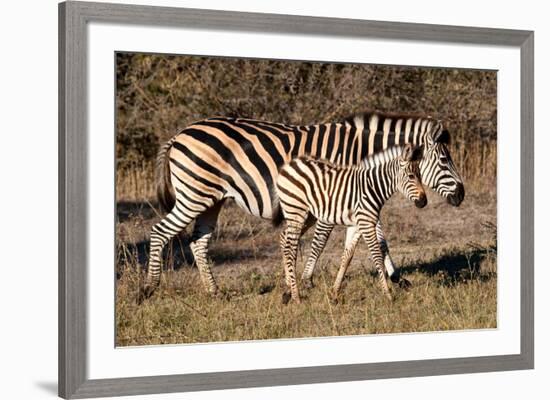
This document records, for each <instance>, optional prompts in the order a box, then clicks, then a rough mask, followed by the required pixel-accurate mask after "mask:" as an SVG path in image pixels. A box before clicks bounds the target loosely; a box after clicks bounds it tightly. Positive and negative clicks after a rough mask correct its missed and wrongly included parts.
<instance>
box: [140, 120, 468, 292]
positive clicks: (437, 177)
mask: <svg viewBox="0 0 550 400" xmlns="http://www.w3.org/2000/svg"><path fill="white" fill-rule="evenodd" d="M448 139H449V134H448V132H447V131H446V130H444V129H443V124H442V123H441V121H439V120H435V119H433V118H431V117H428V116H422V115H412V114H391V113H380V112H376V111H370V112H366V113H362V114H358V115H355V116H352V117H350V118H347V119H345V120H344V121H341V122H334V123H326V124H317V125H308V126H293V125H286V124H280V123H272V122H266V121H258V120H252V119H246V118H224V117H216V118H209V119H206V120H202V121H198V122H195V123H193V124H192V125H190V126H189V127H187V128H185V129H183V130H182V131H181V132H180V133H179V134H177V135H176V136H174V137H173V138H172V139H170V140H169V141H168V142H167V143H166V144H165V145H164V146H162V148H161V149H160V151H159V155H158V157H157V165H156V167H157V168H156V180H157V185H158V186H157V195H158V198H159V201H160V203H161V204H162V205H163V208H164V209H165V210H166V211H169V212H168V214H167V215H166V216H165V217H164V218H163V219H162V220H161V221H160V222H159V223H157V224H155V225H154V226H153V228H152V230H151V244H150V256H149V266H148V272H147V279H146V283H145V285H144V287H143V288H142V290H141V294H140V299H143V298H146V297H149V296H150V295H151V294H152V293H153V292H154V290H155V288H156V287H157V286H158V284H159V282H160V274H161V269H162V249H163V248H164V246H165V245H166V243H167V242H168V241H169V240H170V238H172V237H174V236H175V235H177V234H178V233H179V232H181V231H182V230H183V229H185V228H186V227H187V225H189V224H190V223H191V222H192V221H193V220H194V221H195V226H194V229H193V233H192V235H191V239H190V247H191V251H192V253H193V255H194V257H195V262H196V264H197V267H198V269H199V273H200V277H201V280H202V282H203V284H204V286H205V287H206V289H207V290H208V291H209V292H211V293H213V294H215V293H217V291H218V288H217V285H216V282H215V280H214V277H213V275H212V272H211V270H210V265H209V261H208V243H209V240H210V238H211V236H212V232H213V230H214V228H215V225H216V221H217V218H218V214H219V212H220V209H221V206H222V204H223V202H224V200H225V199H226V198H233V199H234V200H235V202H236V203H237V204H238V205H239V206H240V207H241V208H242V209H244V210H245V211H247V212H248V213H250V214H252V215H255V216H258V217H262V218H265V219H271V218H272V214H273V210H274V209H275V207H276V206H277V204H278V200H277V196H276V193H275V182H276V180H277V176H278V173H279V169H280V168H281V167H282V166H283V165H284V164H285V163H287V162H289V161H290V160H291V159H292V158H295V157H299V156H306V155H309V156H312V157H315V158H318V159H326V160H328V161H329V162H331V163H335V164H338V165H354V164H358V163H359V162H360V161H361V160H362V159H363V158H364V157H365V156H367V155H370V154H374V153H375V152H378V151H381V150H384V149H386V148H387V147H392V146H395V145H400V144H406V143H412V144H414V145H419V146H420V145H425V159H426V160H429V161H426V162H424V163H423V167H422V168H423V169H422V170H421V174H422V179H423V182H424V183H425V184H426V185H427V186H428V187H430V188H432V189H434V190H435V191H436V192H438V193H439V194H440V195H441V196H444V197H446V198H447V199H448V200H449V202H450V203H451V204H453V205H458V204H460V202H461V201H462V199H463V197H464V187H463V184H462V181H461V179H460V176H459V174H458V172H457V171H456V168H455V166H454V164H453V163H452V160H451V158H450V154H449V151H448V149H447V147H446V144H447V143H448ZM379 230H380V232H381V229H379ZM381 237H382V238H383V235H381ZM325 241H326V239H325ZM320 242H322V239H321V240H318V241H317V242H316V243H320ZM386 250H387V249H386ZM308 265H309V264H308Z"/></svg>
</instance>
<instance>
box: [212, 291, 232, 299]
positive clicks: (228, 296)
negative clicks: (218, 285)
mask: <svg viewBox="0 0 550 400" xmlns="http://www.w3.org/2000/svg"><path fill="white" fill-rule="evenodd" d="M210 295H211V296H212V297H213V298H215V299H218V300H224V301H230V300H231V293H229V292H226V291H221V290H216V291H215V292H212V293H210Z"/></svg>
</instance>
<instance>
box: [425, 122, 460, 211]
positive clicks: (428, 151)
mask: <svg viewBox="0 0 550 400" xmlns="http://www.w3.org/2000/svg"><path fill="white" fill-rule="evenodd" d="M450 140H451V137H450V135H449V131H447V130H445V129H443V125H442V124H441V122H439V123H438V124H436V126H435V127H434V129H433V130H432V134H428V135H427V139H426V142H425V144H424V147H425V148H424V155H423V157H422V160H421V161H420V176H421V177H422V182H423V183H424V184H425V185H426V186H427V187H429V188H430V189H432V190H433V191H435V192H436V193H438V194H439V195H440V196H441V197H444V198H446V199H447V202H448V203H449V204H451V205H453V206H455V207H458V206H459V205H460V203H462V200H464V184H463V183H462V178H461V177H460V174H459V173H458V171H457V169H456V167H455V165H454V163H453V160H452V158H451V153H450V152H449V149H448V148H447V145H448V144H449V142H450Z"/></svg>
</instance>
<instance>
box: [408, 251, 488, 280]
mask: <svg viewBox="0 0 550 400" xmlns="http://www.w3.org/2000/svg"><path fill="white" fill-rule="evenodd" d="M495 254H496V249H495V253H493V249H472V250H471V251H468V252H461V253H451V254H446V255H444V256H442V257H440V258H437V259H435V260H432V261H429V262H425V263H420V264H415V265H405V266H403V267H402V269H401V271H402V272H403V273H405V274H406V273H411V272H421V273H423V274H427V275H429V276H432V277H435V278H438V282H439V283H440V284H443V285H445V286H453V285H455V284H456V283H457V282H465V281H468V280H474V279H475V280H481V281H483V282H485V281H488V280H489V279H491V278H493V277H494V276H496V271H485V270H482V268H481V264H482V263H483V261H484V260H485V259H486V258H487V257H494V256H495Z"/></svg>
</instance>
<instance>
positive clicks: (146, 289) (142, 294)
mask: <svg viewBox="0 0 550 400" xmlns="http://www.w3.org/2000/svg"><path fill="white" fill-rule="evenodd" d="M154 292H155V287H154V286H151V285H145V286H143V287H142V288H141V289H140V290H139V294H138V298H137V304H138V306H139V305H141V303H143V302H144V301H145V300H147V299H148V298H150V297H151V296H152V295H153V293H154Z"/></svg>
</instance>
